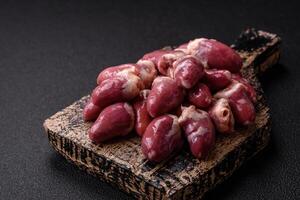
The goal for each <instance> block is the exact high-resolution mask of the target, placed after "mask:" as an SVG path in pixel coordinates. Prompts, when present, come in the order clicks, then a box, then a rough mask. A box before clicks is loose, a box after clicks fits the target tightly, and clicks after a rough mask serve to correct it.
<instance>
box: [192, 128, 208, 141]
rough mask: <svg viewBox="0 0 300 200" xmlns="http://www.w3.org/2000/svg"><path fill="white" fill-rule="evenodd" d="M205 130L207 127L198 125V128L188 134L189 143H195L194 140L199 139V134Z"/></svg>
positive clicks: (203, 133) (205, 131) (204, 132)
mask: <svg viewBox="0 0 300 200" xmlns="http://www.w3.org/2000/svg"><path fill="white" fill-rule="evenodd" d="M207 132H208V129H207V128H205V127H202V126H199V128H198V129H197V130H196V131H194V132H192V133H191V134H190V135H189V136H188V141H189V143H192V144H194V143H196V142H197V141H198V139H199V138H200V137H201V136H203V135H205V134H206V133H207Z"/></svg>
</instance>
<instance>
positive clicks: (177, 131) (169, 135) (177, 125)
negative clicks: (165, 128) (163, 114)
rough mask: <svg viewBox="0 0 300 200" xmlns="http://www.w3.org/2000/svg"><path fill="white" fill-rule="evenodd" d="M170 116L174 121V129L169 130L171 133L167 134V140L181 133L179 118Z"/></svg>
mask: <svg viewBox="0 0 300 200" xmlns="http://www.w3.org/2000/svg"><path fill="white" fill-rule="evenodd" d="M168 116H169V117H171V118H172V119H173V122H172V127H171V129H170V130H169V132H168V133H167V134H166V138H167V139H170V138H171V137H173V136H174V135H176V134H178V133H180V127H179V123H178V118H177V117H176V116H175V115H168Z"/></svg>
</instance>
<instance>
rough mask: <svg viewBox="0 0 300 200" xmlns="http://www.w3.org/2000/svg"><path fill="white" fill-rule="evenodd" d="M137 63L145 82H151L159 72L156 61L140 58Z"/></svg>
mask: <svg viewBox="0 0 300 200" xmlns="http://www.w3.org/2000/svg"><path fill="white" fill-rule="evenodd" d="M137 64H138V65H139V66H140V71H139V76H140V78H141V79H142V80H143V82H144V83H147V84H150V83H151V82H152V81H153V80H154V78H155V76H156V74H157V71H156V69H155V65H154V63H153V62H152V61H150V60H140V61H138V62H137Z"/></svg>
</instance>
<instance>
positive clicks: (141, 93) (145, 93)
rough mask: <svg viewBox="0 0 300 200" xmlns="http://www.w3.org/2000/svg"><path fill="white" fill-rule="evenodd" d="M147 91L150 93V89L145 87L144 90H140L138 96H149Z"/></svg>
mask: <svg viewBox="0 0 300 200" xmlns="http://www.w3.org/2000/svg"><path fill="white" fill-rule="evenodd" d="M149 93H150V90H148V89H145V90H142V91H140V96H141V97H142V98H143V99H147V98H148V96H149Z"/></svg>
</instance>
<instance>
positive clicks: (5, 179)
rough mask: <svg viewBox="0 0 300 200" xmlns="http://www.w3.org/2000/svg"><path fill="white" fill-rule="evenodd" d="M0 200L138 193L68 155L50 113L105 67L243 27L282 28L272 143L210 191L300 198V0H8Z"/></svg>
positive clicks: (1, 75)
mask: <svg viewBox="0 0 300 200" xmlns="http://www.w3.org/2000/svg"><path fill="white" fill-rule="evenodd" d="M0 5H1V6H0V92H1V94H0V127H1V128H0V133H1V139H0V156H1V159H0V199H72V200H74V199H131V197H129V196H127V195H126V194H124V193H122V192H121V191H119V190H118V189H115V188H113V187H111V186H109V185H108V184H106V183H103V182H101V181H100V180H99V179H97V178H94V177H92V176H90V175H88V174H86V173H85V172H83V171H80V170H79V169H77V168H76V167H74V166H73V165H71V164H69V163H68V162H67V161H66V160H65V159H64V158H62V157H61V156H60V155H59V154H57V153H56V152H55V151H54V150H53V149H52V147H50V145H49V143H48V139H47V137H46V134H45V133H44V130H43V128H42V123H43V121H44V120H45V119H46V118H47V117H49V116H51V115H52V114H54V113H55V112H57V111H58V110H60V109H62V108H64V107H65V106H67V105H69V104H71V103H72V102H74V101H75V100H77V99H79V98H80V97H81V96H83V95H86V94H88V93H89V92H90V91H91V90H92V88H93V87H94V86H95V78H96V76H97V73H98V72H99V71H100V70H101V69H103V68H104V67H105V66H109V65H116V64H121V63H127V62H134V61H136V60H137V59H138V58H139V57H140V56H142V55H143V54H144V53H146V52H148V51H151V50H154V49H157V48H160V47H163V46H165V45H176V44H180V43H183V42H185V41H188V40H189V39H192V38H196V37H201V36H204V37H210V38H217V39H219V40H221V41H224V42H226V43H228V44H230V43H232V42H233V40H234V39H235V38H236V37H237V35H238V34H239V33H240V32H241V30H243V29H244V28H246V27H255V28H258V29H262V30H266V31H270V32H274V33H277V34H279V35H280V36H281V37H282V40H283V43H282V49H283V53H282V58H281V61H280V64H279V65H276V66H275V67H274V68H273V69H272V70H269V71H267V72H266V74H265V75H264V76H263V77H262V79H261V81H262V84H263V89H264V90H265V93H266V97H267V99H268V104H269V106H270V108H271V115H272V122H273V124H272V138H271V142H270V145H269V146H268V148H267V149H266V150H265V151H264V152H262V153H261V154H259V155H258V156H257V157H256V158H254V159H252V160H251V161H249V162H248V163H247V164H246V165H244V166H243V167H242V168H241V169H240V170H238V171H237V172H236V173H235V174H234V175H233V176H232V177H231V178H230V179H229V180H228V181H226V182H225V183H223V184H221V185H220V186H218V187H217V188H216V189H214V190H213V191H211V192H210V193H209V194H208V195H207V196H206V198H207V199H231V200H232V199H249V200H252V199H297V197H298V199H299V196H300V194H299V184H298V185H297V182H298V183H299V167H300V166H299V154H300V150H299V145H300V142H299V136H298V135H297V131H298V134H299V130H300V129H299V122H300V120H299V115H300V109H299V102H300V95H299V92H300V90H299V89H300V88H299V87H300V81H299V78H300V74H299V73H300V62H299V60H300V58H299V56H300V51H299V45H300V43H299V41H300V34H299V31H300V28H299V19H300V14H299V10H298V7H297V4H296V1H295V2H288V1H282V2H279V1H257V2H255V1H244V0H243V1H240V3H239V4H236V3H229V2H226V3H225V1H220V2H213V1H206V2H204V1H198V2H183V1H182V2H174V1H167V2H160V3H158V2H154V1H144V2H141V1H138V0H135V1H126V2H125V1H119V2H117V1H107V2H106V3H100V2H99V1H95V2H94V1H77V2H75V1H61V0H60V1H32V2H29V1H19V2H16V1H1V4H0Z"/></svg>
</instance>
